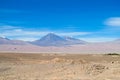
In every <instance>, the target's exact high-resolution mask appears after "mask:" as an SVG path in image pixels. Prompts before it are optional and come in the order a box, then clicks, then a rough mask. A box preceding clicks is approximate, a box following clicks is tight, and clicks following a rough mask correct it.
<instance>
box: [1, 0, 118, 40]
mask: <svg viewBox="0 0 120 80" xmlns="http://www.w3.org/2000/svg"><path fill="white" fill-rule="evenodd" d="M119 4H120V0H0V36H2V37H8V38H10V39H20V40H25V41H29V40H30V41H31V40H36V39H39V38H41V37H42V36H43V35H46V34H47V33H49V32H53V33H56V34H58V35H62V36H71V37H75V38H80V39H82V40H86V41H91V42H99V41H111V40H115V39H118V38H120V5H119Z"/></svg>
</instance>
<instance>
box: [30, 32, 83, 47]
mask: <svg viewBox="0 0 120 80" xmlns="http://www.w3.org/2000/svg"><path fill="white" fill-rule="evenodd" d="M31 43H32V44H35V45H39V46H66V45H74V44H85V41H82V40H78V39H74V38H71V37H61V36H58V35H56V34H53V33H49V34H47V35H46V36H44V37H42V38H41V39H39V40H36V41H33V42H31Z"/></svg>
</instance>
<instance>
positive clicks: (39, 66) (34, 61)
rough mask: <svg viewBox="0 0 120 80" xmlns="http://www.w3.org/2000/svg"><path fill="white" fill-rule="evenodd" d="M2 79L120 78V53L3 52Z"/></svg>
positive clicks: (98, 79)
mask: <svg viewBox="0 0 120 80" xmlns="http://www.w3.org/2000/svg"><path fill="white" fill-rule="evenodd" d="M0 80H120V55H107V54H63V53H61V54H60V53H59V54H55V53H52V54H51V53H40V54H38V53H36V54H35V53H30V54H29V53H2V52H1V53H0Z"/></svg>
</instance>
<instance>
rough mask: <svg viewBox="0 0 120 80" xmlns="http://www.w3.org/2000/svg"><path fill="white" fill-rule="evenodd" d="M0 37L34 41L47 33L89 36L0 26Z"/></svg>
mask: <svg viewBox="0 0 120 80" xmlns="http://www.w3.org/2000/svg"><path fill="white" fill-rule="evenodd" d="M0 27H1V30H0V36H6V37H10V38H14V39H20V40H29V41H32V40H36V39H39V38H40V37H42V36H44V35H46V34H48V33H51V32H53V33H56V34H58V35H61V36H80V35H87V34H90V33H89V32H56V31H36V30H25V29H22V28H20V27H17V26H8V25H4V26H0Z"/></svg>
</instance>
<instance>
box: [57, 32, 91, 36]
mask: <svg viewBox="0 0 120 80" xmlns="http://www.w3.org/2000/svg"><path fill="white" fill-rule="evenodd" d="M58 34H60V35H63V36H80V35H87V34H91V33H90V32H63V33H58Z"/></svg>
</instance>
